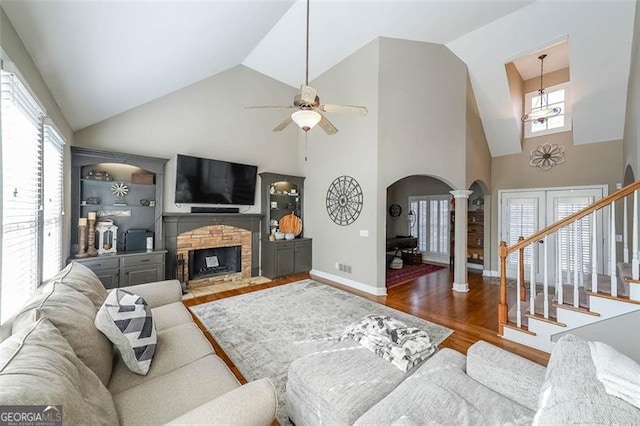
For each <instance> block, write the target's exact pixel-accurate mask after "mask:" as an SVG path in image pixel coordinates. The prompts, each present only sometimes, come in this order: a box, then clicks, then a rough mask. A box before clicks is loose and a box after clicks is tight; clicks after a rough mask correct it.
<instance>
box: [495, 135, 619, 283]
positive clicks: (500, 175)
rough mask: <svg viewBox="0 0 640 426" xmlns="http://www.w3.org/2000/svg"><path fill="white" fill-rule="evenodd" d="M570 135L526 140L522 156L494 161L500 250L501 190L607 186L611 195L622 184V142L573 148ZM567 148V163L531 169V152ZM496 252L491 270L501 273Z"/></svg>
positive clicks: (496, 235)
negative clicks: (544, 147) (546, 146)
mask: <svg viewBox="0 0 640 426" xmlns="http://www.w3.org/2000/svg"><path fill="white" fill-rule="evenodd" d="M567 133H569V132H563V133H556V134H553V135H548V136H540V137H536V138H529V139H525V141H524V145H523V152H522V153H521V154H514V155H505V156H503V157H496V158H494V159H493V162H492V167H491V170H492V172H491V182H492V188H491V198H492V200H493V201H492V206H491V211H492V212H494V213H493V214H492V215H491V216H492V217H491V247H493V248H497V247H498V243H499V241H498V238H499V237H498V191H499V190H501V189H523V188H552V187H561V186H562V187H563V186H578V185H608V186H609V193H611V192H613V191H615V185H616V183H619V182H622V141H611V142H600V143H594V144H588V145H573V144H572V143H570V141H567ZM544 143H549V144H557V145H561V146H564V148H565V159H566V161H565V163H564V164H561V165H558V166H556V167H553V168H552V169H551V170H549V171H546V172H545V171H543V170H542V169H540V168H537V167H531V166H529V153H530V151H531V150H533V149H535V148H536V147H538V146H540V145H542V144H544ZM496 253H497V251H496V250H492V254H491V269H492V270H493V271H497V270H498V259H497V254H496Z"/></svg>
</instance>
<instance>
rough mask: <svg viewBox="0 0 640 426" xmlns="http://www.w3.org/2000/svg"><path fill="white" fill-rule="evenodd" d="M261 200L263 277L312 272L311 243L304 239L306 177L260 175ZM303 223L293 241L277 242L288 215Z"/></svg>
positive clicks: (272, 174) (274, 174) (309, 240)
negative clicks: (278, 233)
mask: <svg viewBox="0 0 640 426" xmlns="http://www.w3.org/2000/svg"><path fill="white" fill-rule="evenodd" d="M260 191H261V196H262V198H261V200H262V230H261V235H260V237H261V239H262V257H261V267H262V275H263V276H265V277H267V278H277V277H282V276H285V275H291V274H299V273H303V272H308V271H310V270H311V259H312V256H311V255H312V252H311V242H312V241H311V239H310V238H305V237H304V208H303V200H304V177H301V176H290V175H282V174H278V173H269V172H263V173H260ZM291 213H293V214H295V215H296V216H298V217H299V218H300V219H301V220H302V232H301V233H300V235H297V236H296V238H294V239H293V240H275V241H274V235H272V234H273V233H274V232H275V231H279V222H280V220H281V219H282V218H283V217H284V216H286V215H289V214H291Z"/></svg>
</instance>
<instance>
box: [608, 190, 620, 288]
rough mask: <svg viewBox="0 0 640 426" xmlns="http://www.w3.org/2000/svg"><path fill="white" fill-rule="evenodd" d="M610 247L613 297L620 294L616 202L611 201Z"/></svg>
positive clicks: (610, 274)
mask: <svg viewBox="0 0 640 426" xmlns="http://www.w3.org/2000/svg"><path fill="white" fill-rule="evenodd" d="M610 241H611V243H610V248H611V253H610V254H609V259H610V260H611V263H610V266H609V268H610V271H609V272H610V273H609V276H610V277H611V295H612V296H613V297H617V296H618V280H617V278H616V202H615V201H612V202H611V235H610Z"/></svg>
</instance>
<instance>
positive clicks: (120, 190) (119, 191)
mask: <svg viewBox="0 0 640 426" xmlns="http://www.w3.org/2000/svg"><path fill="white" fill-rule="evenodd" d="M111 192H112V193H113V195H115V196H116V199H117V201H116V202H115V203H113V205H114V206H126V205H127V203H125V201H124V196H125V195H127V194H128V193H129V187H128V186H127V185H125V184H124V182H117V183H114V184H113V185H111Z"/></svg>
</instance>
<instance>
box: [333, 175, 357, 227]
mask: <svg viewBox="0 0 640 426" xmlns="http://www.w3.org/2000/svg"><path fill="white" fill-rule="evenodd" d="M362 202H363V196H362V188H360V184H358V181H356V180H355V179H354V178H352V177H351V176H340V177H337V178H336V179H335V180H334V181H333V182H331V185H329V189H328V190H327V199H326V203H327V213H328V214H329V217H330V218H331V220H333V221H334V222H335V223H336V224H338V225H340V226H347V225H351V224H352V223H353V222H355V221H356V219H357V218H358V216H360V212H361V211H362Z"/></svg>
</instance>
